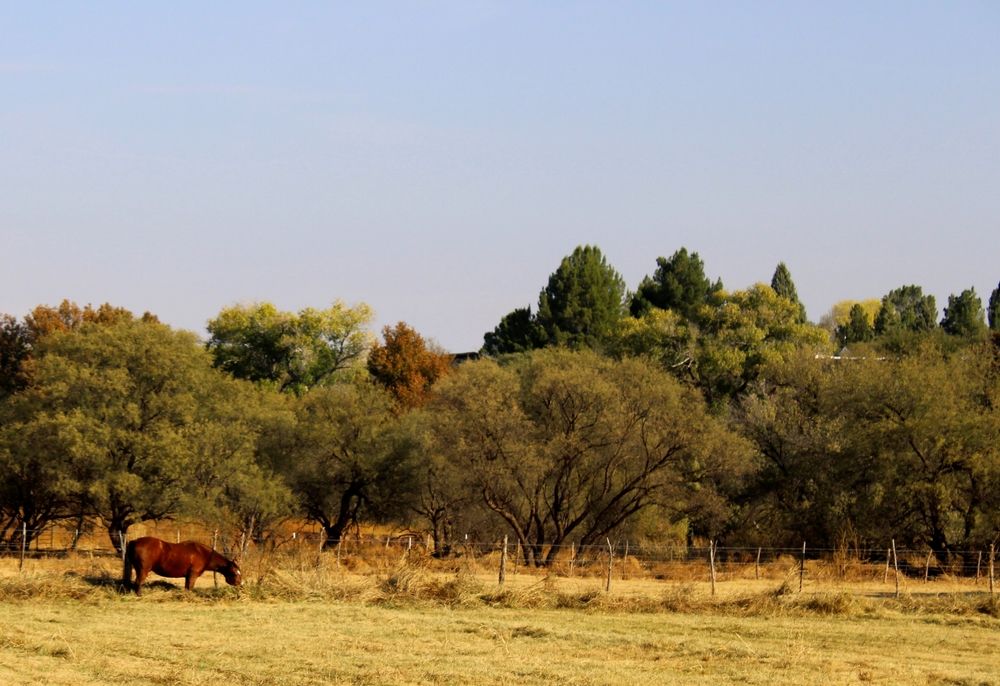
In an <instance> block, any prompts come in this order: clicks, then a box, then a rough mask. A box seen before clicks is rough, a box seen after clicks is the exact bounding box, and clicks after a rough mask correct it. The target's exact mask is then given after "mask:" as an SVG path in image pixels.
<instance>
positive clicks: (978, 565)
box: [975, 550, 983, 586]
mask: <svg viewBox="0 0 1000 686" xmlns="http://www.w3.org/2000/svg"><path fill="white" fill-rule="evenodd" d="M982 566H983V551H982V550H980V551H979V559H978V560H976V583H975V585H976V586H978V585H979V570H980V569H981V568H982Z"/></svg>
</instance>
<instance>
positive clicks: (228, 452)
mask: <svg viewBox="0 0 1000 686" xmlns="http://www.w3.org/2000/svg"><path fill="white" fill-rule="evenodd" d="M218 376H219V377H222V378H218V379H217V388H216V392H215V393H213V394H212V395H213V397H212V398H211V400H212V407H211V412H210V413H207V414H206V416H205V417H203V418H202V419H200V420H199V421H196V422H194V423H192V424H191V425H190V426H188V427H187V429H186V431H185V438H186V440H187V441H188V443H189V445H190V450H191V455H190V462H189V464H188V485H187V486H186V488H185V493H184V497H183V498H182V500H181V509H182V510H183V512H184V513H185V514H187V515H189V516H194V517H197V518H198V519H199V520H201V521H203V522H205V523H207V524H211V525H213V526H214V527H215V528H216V529H218V530H221V531H231V532H238V534H239V538H241V539H242V540H244V541H249V540H251V539H253V540H258V541H259V540H262V539H266V538H268V537H269V536H271V535H273V534H274V532H275V529H276V526H277V525H278V524H279V523H280V522H281V521H283V520H284V519H286V518H287V517H288V516H290V515H291V514H292V513H294V512H295V499H294V496H293V495H292V493H291V490H290V489H289V488H288V486H287V484H286V483H285V481H284V479H283V478H282V477H281V476H280V475H279V474H277V473H276V472H275V470H274V469H273V468H272V466H271V464H270V461H269V459H268V456H262V455H261V442H262V437H263V436H272V435H275V434H280V433H282V432H287V431H288V427H289V425H290V424H291V423H292V422H293V421H294V415H293V410H292V407H291V402H290V401H289V399H288V398H287V397H285V396H283V395H280V394H278V393H276V392H275V391H272V390H269V389H264V388H261V387H258V386H255V385H252V384H250V383H249V382H246V381H240V380H236V379H230V378H228V377H224V376H223V375H222V374H218Z"/></svg>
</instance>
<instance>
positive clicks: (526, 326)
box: [482, 307, 545, 355]
mask: <svg viewBox="0 0 1000 686" xmlns="http://www.w3.org/2000/svg"><path fill="white" fill-rule="evenodd" d="M544 346H545V331H544V330H543V329H542V327H541V326H539V324H538V321H537V320H536V319H535V315H533V314H532V312H531V308H530V307H519V308H517V309H516V310H514V311H513V312H509V313H508V314H505V315H504V316H503V319H501V320H500V323H499V324H497V326H496V328H495V329H493V331H490V332H489V333H487V334H486V335H485V336H483V349H482V351H483V352H484V353H485V354H487V355H503V354H506V353H521V352H526V351H528V350H534V349H536V348H542V347H544Z"/></svg>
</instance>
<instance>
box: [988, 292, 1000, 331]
mask: <svg viewBox="0 0 1000 686" xmlns="http://www.w3.org/2000/svg"><path fill="white" fill-rule="evenodd" d="M986 317H987V319H988V321H989V326H990V331H1000V284H998V285H997V287H996V288H994V289H993V292H992V293H990V307H989V310H987V312H986Z"/></svg>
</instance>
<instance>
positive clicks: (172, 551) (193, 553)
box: [122, 536, 242, 595]
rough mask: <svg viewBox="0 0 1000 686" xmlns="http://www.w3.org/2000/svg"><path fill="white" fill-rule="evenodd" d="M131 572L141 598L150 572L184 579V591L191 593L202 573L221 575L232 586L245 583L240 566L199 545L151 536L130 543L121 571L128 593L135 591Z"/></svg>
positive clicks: (193, 542)
mask: <svg viewBox="0 0 1000 686" xmlns="http://www.w3.org/2000/svg"><path fill="white" fill-rule="evenodd" d="M132 570H135V586H134V589H135V594H136V595H140V590H141V589H142V584H143V582H144V581H145V580H146V576H147V575H148V574H149V573H150V572H151V571H152V572H156V573H157V574H159V575H160V576H167V577H173V578H176V577H180V576H182V577H184V588H185V589H186V590H188V591H190V590H191V589H192V588H194V582H195V581H197V580H198V577H199V576H201V575H202V572H219V573H220V574H222V576H224V577H225V579H226V583H227V584H229V585H230V586H239V585H240V583H242V576H241V575H240V568H239V565H237V564H236V563H235V562H234V561H233V560H229V559H226V558H224V557H223V556H222V555H219V553H217V552H215V551H214V550H212V549H211V548H209V547H208V546H207V545H202V544H201V543H198V542H197V541H182V542H181V543H167V542H166V541H161V540H160V539H158V538H153V537H152V536H144V537H142V538H137V539H135V540H134V541H129V542H128V546H127V547H126V548H125V565H124V569H123V570H122V583H123V584H124V585H125V588H126V589H129V588H133V586H132Z"/></svg>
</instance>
